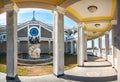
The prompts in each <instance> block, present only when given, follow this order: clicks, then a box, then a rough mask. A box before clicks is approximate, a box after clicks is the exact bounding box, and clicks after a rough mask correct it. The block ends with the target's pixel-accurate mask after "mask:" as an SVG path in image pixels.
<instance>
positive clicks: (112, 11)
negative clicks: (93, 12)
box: [66, 0, 117, 22]
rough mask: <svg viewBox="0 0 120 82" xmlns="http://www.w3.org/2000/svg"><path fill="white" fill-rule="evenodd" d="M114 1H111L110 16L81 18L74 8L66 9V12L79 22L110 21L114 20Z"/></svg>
mask: <svg viewBox="0 0 120 82" xmlns="http://www.w3.org/2000/svg"><path fill="white" fill-rule="evenodd" d="M116 3H117V1H116V0H112V9H111V14H110V16H93V17H86V18H84V17H82V16H81V15H80V14H79V13H78V12H77V11H76V10H75V9H74V8H72V7H68V8H66V10H67V11H68V12H70V13H72V14H73V15H75V16H76V17H77V18H78V19H79V20H80V21H81V22H87V21H99V20H104V21H105V20H112V19H113V18H114V14H115V9H116Z"/></svg>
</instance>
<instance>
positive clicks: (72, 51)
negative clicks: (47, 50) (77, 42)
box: [70, 41, 74, 54]
mask: <svg viewBox="0 0 120 82" xmlns="http://www.w3.org/2000/svg"><path fill="white" fill-rule="evenodd" d="M73 46H74V45H73V41H71V50H70V51H71V52H70V53H71V54H73V53H74V48H73Z"/></svg>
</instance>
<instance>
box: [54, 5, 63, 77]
mask: <svg viewBox="0 0 120 82" xmlns="http://www.w3.org/2000/svg"><path fill="white" fill-rule="evenodd" d="M53 30H54V41H53V42H54V43H53V73H54V74H55V75H56V76H57V77H58V76H61V75H63V74H64V9H62V8H60V7H57V8H56V9H55V10H54V29H53Z"/></svg>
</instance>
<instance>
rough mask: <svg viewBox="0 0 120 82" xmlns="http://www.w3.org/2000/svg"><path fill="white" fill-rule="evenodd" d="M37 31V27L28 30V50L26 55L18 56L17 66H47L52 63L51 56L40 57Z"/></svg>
mask: <svg viewBox="0 0 120 82" xmlns="http://www.w3.org/2000/svg"><path fill="white" fill-rule="evenodd" d="M39 30H40V29H39V27H36V26H32V27H30V28H29V50H28V53H22V54H19V56H18V64H19V65H47V64H51V63H52V60H53V58H52V56H49V55H48V54H43V55H41V50H40V39H39V38H40V37H39V34H40V33H39V32H40V31H39Z"/></svg>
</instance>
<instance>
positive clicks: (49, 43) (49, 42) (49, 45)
mask: <svg viewBox="0 0 120 82" xmlns="http://www.w3.org/2000/svg"><path fill="white" fill-rule="evenodd" d="M48 48H49V53H50V52H51V41H50V40H49V41H48Z"/></svg>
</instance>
